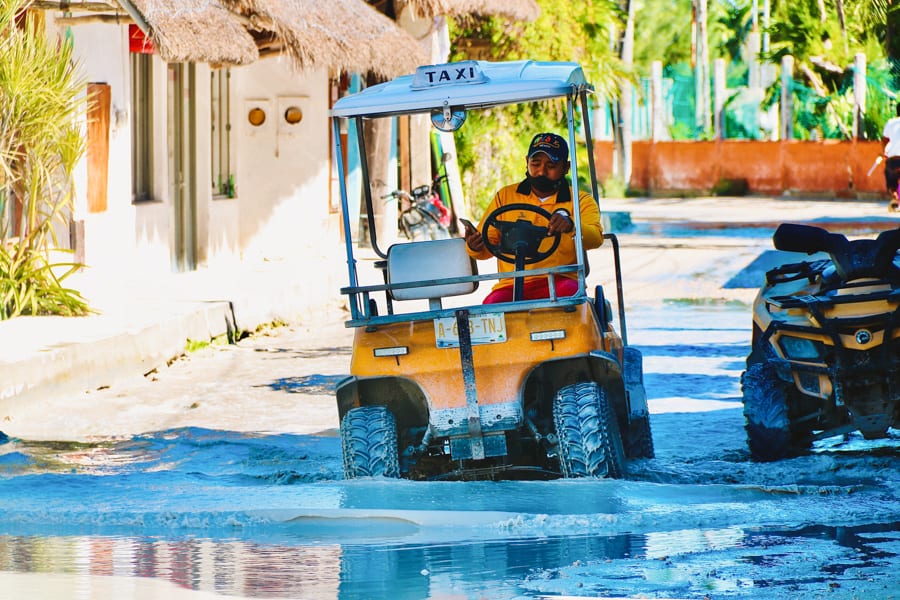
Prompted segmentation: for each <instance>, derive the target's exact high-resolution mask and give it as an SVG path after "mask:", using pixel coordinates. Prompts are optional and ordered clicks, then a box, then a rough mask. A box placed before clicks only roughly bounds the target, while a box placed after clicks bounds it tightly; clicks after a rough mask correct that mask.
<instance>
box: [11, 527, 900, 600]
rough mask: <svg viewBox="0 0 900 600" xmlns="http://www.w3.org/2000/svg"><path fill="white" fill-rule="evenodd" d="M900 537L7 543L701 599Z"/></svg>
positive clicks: (369, 576)
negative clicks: (710, 589)
mask: <svg viewBox="0 0 900 600" xmlns="http://www.w3.org/2000/svg"><path fill="white" fill-rule="evenodd" d="M898 539H900V523H897V522H891V523H881V524H878V523H876V524H868V525H861V526H857V527H821V526H812V527H805V528H798V529H783V528H756V527H754V528H740V527H726V528H713V529H684V530H679V531H670V532H650V533H646V534H639V535H633V534H620V535H605V536H604V535H572V536H560V537H547V538H528V539H517V540H490V541H469V542H462V543H446V544H440V543H437V544H429V545H419V544H415V545H411V544H332V543H321V544H316V543H310V544H302V545H291V544H260V543H255V542H250V541H242V540H211V539H198V538H186V539H181V540H172V539H166V540H162V539H154V538H149V537H96V536H76V537H30V536H0V571H7V572H15V573H35V574H68V575H72V576H76V578H77V580H80V581H84V578H85V576H98V577H106V578H110V577H124V578H131V579H132V581H133V578H153V579H157V580H162V581H165V582H169V583H171V584H174V585H175V586H177V587H179V588H182V589H185V590H194V591H204V592H208V593H215V594H219V595H224V596H240V597H247V598H342V599H354V598H361V599H362V598H366V599H368V598H391V599H397V600H406V599H409V600H413V599H416V600H417V599H421V598H450V597H460V598H477V597H490V598H511V597H520V598H521V597H544V596H546V594H547V593H548V592H554V593H563V594H575V595H582V594H584V593H590V594H601V595H605V594H610V595H621V594H646V593H654V592H656V593H658V592H660V591H662V590H669V591H670V592H678V593H680V594H684V597H693V594H694V592H699V591H702V590H699V589H698V588H697V586H698V585H700V584H701V583H702V582H703V581H706V584H705V585H713V584H714V588H715V589H718V590H719V591H723V590H725V589H728V590H730V591H732V592H733V591H735V590H738V589H741V588H747V589H746V590H745V591H747V592H751V593H750V595H751V596H754V597H757V596H756V595H757V594H759V593H761V592H763V591H765V590H768V591H770V592H773V593H776V592H777V593H776V596H777V594H780V593H783V592H786V589H787V588H785V587H781V586H782V584H786V583H787V582H789V583H790V585H792V586H795V587H794V589H795V590H798V589H802V586H807V585H809V586H812V585H817V584H821V583H823V582H824V583H827V584H829V585H832V586H837V584H835V583H834V582H835V581H841V580H843V579H845V577H850V578H855V579H858V578H859V577H860V575H861V574H862V573H870V574H873V575H874V574H881V575H882V577H883V575H884V574H885V573H887V572H890V571H891V569H892V565H896V564H897V558H898V555H897V548H896V542H897V540H898ZM812 547H815V548H817V552H816V553H814V554H812V555H808V556H806V558H805V559H804V561H805V564H804V569H803V574H802V575H800V574H799V573H797V572H796V569H795V565H794V559H792V558H791V557H792V556H797V555H798V554H797V553H798V552H800V553H804V551H805V550H809V549H810V548H812ZM761 552H762V554H761ZM740 565H745V566H744V567H741V566H740ZM762 567H765V568H764V569H763V568H762ZM704 569H706V571H705V572H706V575H705V576H704V575H703V574H702V573H700V571H703V570H704ZM695 571H696V572H697V573H695ZM689 574H690V576H688V575H689ZM713 580H715V581H713ZM868 580H869V581H875V578H874V577H869V578H868ZM880 581H881V582H882V583H885V580H884V579H883V578H882V579H881V580H880ZM138 585H140V584H138ZM798 585H799V586H801V588H797V587H796V586H798ZM838 587H839V586H838ZM141 597H144V596H141Z"/></svg>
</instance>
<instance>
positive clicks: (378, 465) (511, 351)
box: [332, 61, 653, 480]
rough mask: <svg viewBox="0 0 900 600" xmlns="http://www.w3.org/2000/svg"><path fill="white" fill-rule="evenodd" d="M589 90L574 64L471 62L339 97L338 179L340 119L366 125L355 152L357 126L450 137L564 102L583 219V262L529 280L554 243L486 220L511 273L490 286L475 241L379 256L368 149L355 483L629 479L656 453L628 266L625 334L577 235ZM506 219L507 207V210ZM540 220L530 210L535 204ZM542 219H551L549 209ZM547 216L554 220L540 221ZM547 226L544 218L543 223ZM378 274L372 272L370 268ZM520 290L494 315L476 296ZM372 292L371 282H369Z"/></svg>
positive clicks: (347, 433) (349, 416)
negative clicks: (540, 290)
mask: <svg viewBox="0 0 900 600" xmlns="http://www.w3.org/2000/svg"><path fill="white" fill-rule="evenodd" d="M591 92H592V87H591V86H590V85H589V84H588V83H587V82H586V81H585V78H584V73H583V71H582V69H581V67H580V66H579V65H578V64H576V63H561V62H535V61H516V62H496V63H494V62H486V61H463V62H458V63H448V64H440V65H429V66H425V67H420V68H419V69H418V70H417V71H416V73H415V74H413V75H407V76H403V77H399V78H397V79H394V80H392V81H389V82H386V83H382V84H379V85H375V86H373V87H370V88H367V89H365V90H363V91H361V92H359V93H357V94H353V95H349V96H346V97H343V98H341V99H340V100H338V101H337V102H336V103H335V104H334V106H333V109H332V121H333V127H334V139H335V140H336V141H337V143H338V147H337V149H336V153H335V154H336V156H335V160H336V163H337V167H338V172H339V181H340V182H343V181H344V177H345V173H344V166H343V162H342V154H343V149H342V148H341V147H340V143H341V136H340V135H339V134H340V132H341V131H342V130H344V129H342V125H343V123H342V122H341V121H342V120H343V119H354V120H355V121H356V124H357V127H356V131H357V136H358V147H359V148H362V149H365V147H366V145H365V142H366V140H365V139H364V136H363V132H364V129H365V128H364V127H362V126H361V125H362V123H361V121H362V120H363V119H374V118H382V117H393V116H397V115H409V114H417V113H419V114H421V113H425V114H429V115H430V116H431V122H432V125H433V126H434V127H436V128H437V129H439V130H440V131H443V132H447V133H452V132H453V131H456V130H458V129H459V128H460V127H461V126H462V125H463V123H464V122H465V119H466V115H467V113H468V111H470V110H481V109H491V108H492V107H497V106H502V105H509V104H517V103H529V104H530V103H538V105H540V103H541V102H544V101H548V100H550V101H553V100H555V101H556V104H553V105H551V106H559V101H560V100H562V101H564V103H565V106H566V116H567V124H568V135H569V138H568V139H569V147H570V148H572V149H573V156H572V163H573V164H572V169H571V171H572V172H571V180H572V181H573V182H575V183H574V185H575V186H576V190H575V193H574V194H573V199H574V200H573V201H574V202H576V204H575V206H574V207H573V211H572V214H573V215H575V219H576V227H575V231H576V232H578V233H577V234H576V237H575V244H576V253H577V255H578V256H580V257H581V259H580V260H579V261H578V263H577V264H574V265H566V266H563V267H553V268H544V269H531V270H528V271H526V270H525V265H527V264H529V263H531V262H536V260H540V258H539V257H541V256H549V254H550V253H552V252H553V251H554V249H555V248H556V246H557V245H558V243H559V238H558V236H557V237H556V239H555V240H554V236H549V237H548V236H547V228H546V227H541V226H539V225H538V226H535V225H533V224H532V223H526V222H525V221H520V222H513V221H509V220H508V219H502V218H501V216H502V215H500V214H499V213H500V211H501V210H503V209H500V210H498V211H495V212H496V213H497V214H494V215H489V216H488V218H486V219H485V221H484V227H485V232H484V237H485V239H487V238H488V235H487V228H488V227H489V226H491V227H497V228H499V229H501V231H502V234H501V235H500V236H499V237H500V243H499V244H495V245H493V247H492V248H491V251H492V253H493V254H494V255H495V256H497V257H499V258H500V260H507V261H510V262H513V263H515V271H513V272H511V273H503V274H498V273H485V274H479V273H478V270H477V268H476V265H475V263H474V261H473V260H472V259H471V258H470V257H469V255H468V254H467V252H466V245H465V240H463V239H462V238H459V237H452V238H449V239H441V240H427V241H410V242H403V243H395V244H392V245H390V247H389V248H387V249H382V248H381V247H380V246H379V244H378V240H377V237H376V229H375V227H374V223H375V218H374V215H373V209H372V198H371V191H370V186H369V185H367V183H368V182H369V174H368V167H367V162H366V152H365V151H361V152H360V153H359V161H360V166H361V171H362V177H363V181H364V182H365V183H364V185H363V195H364V198H363V201H364V206H365V210H366V211H367V215H368V236H369V237H368V240H369V243H370V244H371V247H372V252H374V255H375V256H373V258H374V260H370V261H358V260H357V259H356V257H355V256H354V251H355V249H354V244H353V243H352V241H351V240H349V239H348V240H346V243H345V246H346V248H345V249H346V253H347V265H348V268H349V286H347V287H344V288H343V289H342V290H341V293H342V294H344V295H346V296H347V297H348V305H349V311H350V316H351V318H350V320H349V321H347V322H346V325H347V326H348V327H352V328H355V334H354V341H353V354H352V359H351V374H350V377H349V378H347V379H345V380H344V381H342V382H340V383H339V384H338V386H337V392H336V395H337V405H338V413H339V417H340V435H341V446H342V453H343V464H344V473H345V476H346V478H348V479H352V478H358V477H371V476H378V477H394V478H399V477H402V478H408V479H415V480H426V479H427V480H434V479H457V480H468V479H522V478H540V479H546V478H558V477H585V476H588V477H611V478H620V477H623V476H625V474H626V471H627V465H626V459H628V458H648V457H652V456H653V440H652V437H651V431H650V420H649V415H648V410H647V400H646V394H645V392H644V387H643V375H642V358H641V354H640V352H639V351H638V350H637V349H635V348H632V347H630V346H628V345H627V339H626V336H625V317H624V308H623V300H622V289H621V287H622V286H621V279H622V278H621V271H620V270H619V254H618V253H619V247H618V241H617V240H616V237H615V235H614V234H606V235H605V237H606V238H607V239H608V240H609V241H610V244H604V247H608V246H612V248H613V254H614V258H615V266H616V284H617V294H618V301H619V311H618V317H619V323H620V329H621V330H622V332H623V333H622V335H619V334H618V333H617V332H616V331H615V329H614V328H613V326H612V323H613V321H614V315H613V312H612V309H611V304H610V302H609V301H607V300H606V298H605V297H604V293H603V288H602V286H596V287H595V289H594V290H593V295H592V296H591V295H589V293H588V290H587V289H586V283H585V278H586V274H587V270H588V267H587V257H586V255H585V253H584V249H583V245H582V240H581V236H580V227H579V224H578V222H577V221H578V220H579V219H580V216H579V215H580V211H579V208H578V204H577V202H578V201H579V200H578V192H577V185H578V182H579V179H578V173H579V172H582V170H581V169H579V167H578V161H577V160H576V154H577V152H575V151H574V150H575V149H577V148H578V146H577V145H576V143H575V142H576V137H575V129H576V127H575V123H576V113H577V112H578V111H579V109H580V114H581V115H582V118H581V129H582V130H583V131H584V136H585V143H586V146H583V147H582V148H581V152H582V154H587V158H588V164H589V166H590V169H589V171H590V173H589V175H590V182H591V185H592V186H593V187H592V190H593V195H594V198H597V197H598V194H597V180H596V174H595V172H594V164H593V158H592V156H591V154H590V153H589V152H585V150H584V148H592V147H593V142H592V139H591V134H590V119H589V118H585V117H584V115H590V112H589V110H588V95H589V94H590V93H591ZM341 205H342V211H343V214H342V218H343V224H344V230H345V231H349V230H350V219H351V218H354V217H355V215H352V214H349V212H348V199H347V191H346V186H344V185H342V186H341ZM504 208H506V207H504ZM528 208H531V207H528ZM539 210H540V209H539ZM545 212H546V211H545ZM546 218H548V219H549V214H548V215H546ZM365 266H368V267H370V269H371V270H372V271H371V272H368V273H363V272H362V268H363V267H365ZM526 273H527V274H529V275H540V274H546V275H548V276H549V278H550V279H551V284H550V289H551V290H553V289H554V286H553V284H552V281H553V279H552V278H553V277H558V276H561V275H562V274H563V273H574V274H576V276H577V281H578V292H577V293H576V294H575V295H574V296H571V297H556V295H555V293H551V297H550V298H547V299H540V300H525V299H523V296H522V294H521V282H522V281H523V278H524V276H525V275H526ZM507 277H508V278H513V279H514V280H515V281H514V288H515V290H516V291H515V292H514V296H513V300H512V301H511V302H505V303H500V304H490V305H483V304H481V303H480V297H479V296H478V295H477V294H474V292H475V291H476V289H477V288H478V286H479V285H480V284H481V283H482V282H485V281H488V282H490V280H498V279H501V278H507ZM363 281H369V282H373V283H371V284H369V285H363V284H362V282H363Z"/></svg>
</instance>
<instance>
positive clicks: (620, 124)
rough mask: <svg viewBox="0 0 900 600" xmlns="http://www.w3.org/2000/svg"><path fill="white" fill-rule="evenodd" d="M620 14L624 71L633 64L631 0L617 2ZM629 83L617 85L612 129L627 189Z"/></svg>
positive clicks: (620, 40)
mask: <svg viewBox="0 0 900 600" xmlns="http://www.w3.org/2000/svg"><path fill="white" fill-rule="evenodd" d="M619 6H620V8H621V9H622V13H623V14H624V15H626V21H625V23H624V24H623V25H624V27H623V28H622V34H621V36H620V37H619V44H618V45H619V47H618V54H619V58H620V59H621V60H622V64H623V65H624V67H625V68H626V69H630V68H631V66H632V64H633V63H634V12H635V6H634V3H633V2H631V0H622V1H620V2H619ZM631 102H632V89H631V82H630V81H627V80H622V82H621V83H620V84H619V101H618V102H617V103H616V110H615V112H614V115H615V119H616V123H615V124H614V125H615V126H614V128H613V135H614V136H615V147H616V159H617V165H616V166H617V171H618V172H619V173H620V174H621V176H622V180H623V181H624V182H625V187H626V188H627V187H628V185H629V183H630V181H631Z"/></svg>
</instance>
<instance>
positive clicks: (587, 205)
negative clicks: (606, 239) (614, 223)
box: [579, 192, 603, 250]
mask: <svg viewBox="0 0 900 600" xmlns="http://www.w3.org/2000/svg"><path fill="white" fill-rule="evenodd" d="M579 200H580V202H579V204H581V243H582V245H583V246H584V249H585V250H590V249H592V248H599V247H600V244H602V243H603V225H602V223H601V222H600V207H599V205H598V204H597V201H596V200H594V198H593V197H592V196H591V195H590V194H588V193H586V192H585V193H582V194H581V195H580V196H579Z"/></svg>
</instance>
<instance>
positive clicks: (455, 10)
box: [397, 0, 541, 21]
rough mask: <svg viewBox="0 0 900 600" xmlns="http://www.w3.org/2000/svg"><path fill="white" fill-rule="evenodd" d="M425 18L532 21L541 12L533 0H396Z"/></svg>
mask: <svg viewBox="0 0 900 600" xmlns="http://www.w3.org/2000/svg"><path fill="white" fill-rule="evenodd" d="M397 1H398V3H402V4H404V5H406V6H409V7H410V8H412V10H413V12H414V13H415V14H416V15H417V16H419V17H424V18H427V19H430V18H433V17H435V16H437V15H446V16H448V17H459V16H462V15H481V16H492V15H496V16H502V17H506V18H508V19H512V20H513V21H534V20H535V19H537V18H538V17H539V16H540V14H541V8H540V7H539V6H538V5H537V3H536V2H535V0H397Z"/></svg>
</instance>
